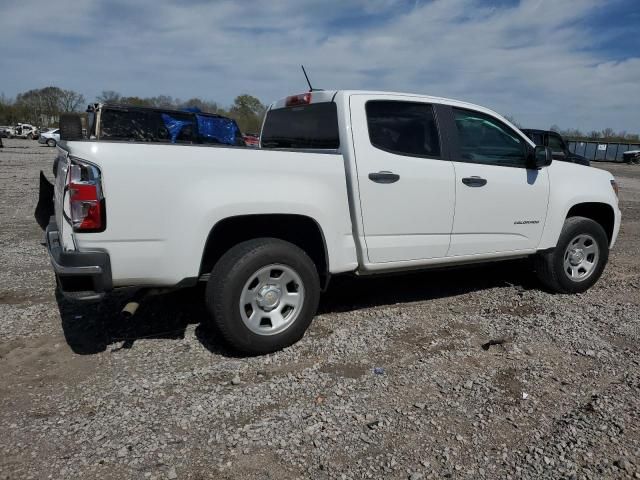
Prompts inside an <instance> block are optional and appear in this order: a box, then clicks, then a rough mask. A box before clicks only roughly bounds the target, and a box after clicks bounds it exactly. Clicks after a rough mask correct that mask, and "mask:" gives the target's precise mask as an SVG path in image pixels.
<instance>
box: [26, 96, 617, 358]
mask: <svg viewBox="0 0 640 480" xmlns="http://www.w3.org/2000/svg"><path fill="white" fill-rule="evenodd" d="M94 124H95V122H94ZM79 129H80V124H79V120H78V122H77V123H76V124H75V125H71V126H70V127H67V126H65V124H64V122H63V121H62V120H61V131H62V138H63V140H65V141H64V142H63V143H64V149H62V148H59V157H58V165H57V171H56V185H55V193H54V195H52V194H51V191H50V188H51V187H50V185H49V186H47V183H46V180H45V181H44V182H42V183H41V202H40V203H39V205H38V210H37V211H36V217H37V218H38V219H39V222H40V223H41V225H43V224H46V220H47V219H48V217H47V212H49V211H51V206H50V203H51V198H52V196H53V197H54V198H55V216H54V217H52V218H51V219H50V220H49V225H48V227H47V244H48V249H49V252H50V255H51V259H52V263H53V267H54V270H55V271H56V275H57V278H58V281H59V285H60V288H61V290H62V291H63V293H65V294H66V295H67V296H71V297H74V298H78V299H94V300H96V299H100V298H101V297H102V296H103V295H104V293H105V292H107V291H110V290H112V289H114V288H119V287H127V286H137V287H152V288H154V289H167V290H169V289H173V288H179V287H185V286H190V285H194V284H196V283H197V282H198V281H202V282H206V284H207V286H206V303H207V306H208V309H209V311H210V313H211V321H212V322H214V323H215V325H216V327H217V329H218V330H219V331H220V332H221V334H222V335H223V336H224V338H225V339H227V341H228V342H229V343H230V344H232V345H233V346H235V347H236V348H237V349H239V350H241V351H244V352H248V353H252V354H255V353H265V352H271V351H274V350H277V349H280V348H283V347H285V346H287V345H290V344H292V343H293V342H295V341H297V340H298V339H299V338H301V337H302V335H303V334H304V332H305V330H306V329H307V327H308V326H309V324H310V322H311V320H312V318H313V316H314V314H315V311H316V308H317V305H318V301H319V296H320V292H321V289H322V288H323V287H325V286H326V285H327V284H328V282H329V280H330V277H331V276H332V275H336V274H340V273H347V272H349V273H353V274H356V275H374V274H379V273H389V272H400V271H407V270H415V269H424V268H436V267H442V266H450V265H464V264H468V263H477V262H490V261H496V260H504V259H512V258H523V257H532V258H533V259H534V260H535V264H536V271H537V274H538V276H539V278H540V280H541V281H542V283H543V284H544V285H545V286H546V287H547V288H548V289H550V290H552V291H556V292H565V293H575V292H583V291H585V290H587V289H588V288H589V287H590V286H591V285H593V284H594V283H595V282H596V281H597V280H598V278H599V277H600V275H601V273H602V271H603V269H604V267H605V265H606V262H607V259H608V253H609V248H610V247H612V246H613V245H614V243H615V240H616V237H617V234H618V230H619V226H620V210H619V208H618V202H617V186H616V184H615V181H614V179H613V177H612V176H611V175H610V174H609V173H607V172H605V171H602V170H599V169H591V168H589V169H586V168H582V167H581V166H578V165H573V164H570V163H566V162H553V163H552V156H551V150H550V149H549V148H548V147H542V146H539V147H536V146H535V145H534V144H533V143H532V142H531V141H530V140H529V139H528V138H527V137H526V136H525V135H524V134H523V133H522V132H520V131H519V130H518V129H517V128H516V127H514V126H513V125H511V124H510V123H509V122H508V121H507V120H505V119H504V118H503V117H501V116H500V115H498V114H496V113H495V112H492V111H491V110H488V109H485V108H483V107H479V106H476V105H472V104H469V103H464V102H458V101H455V100H446V99H442V98H437V97H427V96H418V95H409V94H400V93H380V92H359V91H313V92H308V93H305V94H302V95H294V96H291V97H287V98H286V99H282V100H279V101H277V102H275V103H273V104H272V105H271V107H270V108H269V110H268V111H267V114H266V117H265V121H264V124H263V129H262V132H261V144H262V147H263V148H261V149H248V148H237V147H235V146H229V145H203V144H200V145H198V144H182V145H172V146H167V145H162V144H158V143H149V142H143V141H139V142H130V141H127V142H122V141H102V140H100V141H97V140H88V141H87V140H78V141H76V140H72V139H67V138H66V132H67V131H71V132H78V131H79ZM103 130H104V126H103ZM76 138H79V137H76ZM101 138H103V137H102V136H101ZM47 202H48V203H47Z"/></svg>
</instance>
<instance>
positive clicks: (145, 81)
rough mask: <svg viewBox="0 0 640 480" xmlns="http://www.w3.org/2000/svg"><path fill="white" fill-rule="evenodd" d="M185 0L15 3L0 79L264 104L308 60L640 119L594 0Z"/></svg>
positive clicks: (329, 70)
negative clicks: (496, 2)
mask: <svg viewBox="0 0 640 480" xmlns="http://www.w3.org/2000/svg"><path fill="white" fill-rule="evenodd" d="M189 3H191V6H188V7H187V6H185V4H186V3H185V2H178V1H172V0H153V1H152V0H140V1H137V2H129V3H122V4H119V3H118V2H105V3H100V2H80V3H78V2H70V1H68V0H59V2H57V3H56V8H53V9H51V10H52V14H51V15H52V16H51V17H50V18H49V19H48V20H47V21H43V20H41V19H39V18H38V19H35V18H34V15H33V11H34V10H39V9H41V8H42V5H39V6H38V5H37V2H35V3H34V5H33V8H28V5H27V8H25V6H24V2H18V3H12V4H10V5H9V6H8V8H7V9H4V10H3V15H2V17H1V18H0V42H2V44H3V45H12V46H15V48H12V49H11V53H9V55H7V54H6V53H5V54H4V55H3V56H1V57H0V71H2V72H3V73H2V77H1V78H0V91H3V90H4V91H5V93H7V94H10V95H13V94H15V93H17V92H19V91H23V90H25V89H27V88H36V87H41V86H44V85H47V84H57V85H60V86H64V87H67V88H73V89H76V90H80V91H82V92H84V93H85V94H86V95H87V96H88V97H93V96H95V95H96V94H97V93H99V92H100V91H101V90H103V89H112V90H118V91H120V92H122V93H125V94H129V95H139V96H152V95H158V94H169V95H173V96H177V97H181V98H186V97H191V96H201V97H205V98H210V99H213V100H217V101H219V102H222V103H230V101H231V99H232V98H233V97H234V96H235V95H237V94H239V93H243V92H249V93H253V94H256V95H257V96H259V97H260V98H261V99H262V100H263V101H265V102H269V101H271V100H273V99H276V98H279V97H282V96H284V95H287V94H290V93H292V92H297V91H301V90H303V89H304V87H305V83H304V78H303V77H302V75H301V72H300V70H299V65H300V64H301V63H304V64H305V65H306V66H307V68H308V70H309V72H310V74H311V77H312V80H313V83H314V86H321V87H324V88H375V89H391V90H396V91H412V92H418V93H428V94H433V95H439V96H451V97H454V98H459V99H463V100H468V101H472V102H475V103H479V104H483V105H486V106H489V107H491V108H494V109H496V110H498V111H500V112H501V113H504V114H510V115H513V116H515V117H516V119H518V120H519V121H520V122H521V123H523V124H526V125H528V126H532V127H548V126H549V125H550V124H553V123H556V124H559V125H561V126H564V127H578V128H582V129H594V128H598V129H602V128H604V127H606V126H610V127H612V128H614V129H616V130H623V129H625V130H629V131H639V130H640V125H639V124H638V112H639V111H640V96H639V95H638V85H639V84H640V57H639V56H636V57H634V58H628V59H626V60H622V61H616V60H612V59H611V58H608V57H607V56H606V55H604V54H603V53H602V52H600V53H596V52H598V50H597V49H595V48H593V47H595V46H596V42H597V38H598V37H597V36H594V35H596V34H597V32H592V31H585V27H584V22H583V20H584V19H585V18H588V17H589V15H591V14H593V12H594V11H596V9H598V8H601V7H599V3H600V2H597V1H596V0H574V1H572V2H558V1H551V0H522V1H521V2H520V3H519V4H518V5H516V6H511V7H500V8H497V7H488V6H486V2H482V1H480V0H434V1H428V2H424V1H422V2H408V1H400V0H396V1H394V0H374V1H367V0H354V1H351V2H340V1H338V0H325V1H320V0H312V1H307V2H300V1H297V0H272V1H270V2H258V1H248V2H244V1H243V2H235V1H230V0H222V1H218V2H206V1H202V2H197V3H194V2H189ZM18 4H19V5H20V8H18ZM25 11H30V13H29V14H28V15H27V14H25V13H24V12H25Z"/></svg>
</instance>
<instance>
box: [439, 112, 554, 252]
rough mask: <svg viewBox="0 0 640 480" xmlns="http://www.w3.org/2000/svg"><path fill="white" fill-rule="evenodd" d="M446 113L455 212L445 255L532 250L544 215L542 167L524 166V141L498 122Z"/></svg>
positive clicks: (476, 115) (485, 116) (484, 116)
mask: <svg viewBox="0 0 640 480" xmlns="http://www.w3.org/2000/svg"><path fill="white" fill-rule="evenodd" d="M450 112H451V117H449V120H450V121H452V123H453V125H452V128H451V130H452V143H453V145H452V152H451V159H452V160H453V165H454V168H455V176H456V208H455V221H454V223H453V231H452V234H451V247H450V249H449V253H448V256H460V255H474V254H488V253H501V252H504V253H507V252H517V251H520V250H531V249H535V248H536V247H537V246H538V243H539V241H540V237H541V235H542V229H543V228H544V222H545V218H546V215H547V203H548V197H549V178H548V172H547V169H546V168H542V169H539V170H537V169H528V168H526V167H527V154H528V153H527V152H528V149H527V143H526V142H525V140H524V138H523V137H522V135H520V134H518V133H516V132H515V131H514V130H513V129H511V128H510V127H509V126H507V125H506V124H505V123H503V122H502V121H500V120H499V119H497V118H495V117H493V116H492V115H488V114H486V113H482V112H477V111H474V110H466V109H458V108H452V109H451V110H450Z"/></svg>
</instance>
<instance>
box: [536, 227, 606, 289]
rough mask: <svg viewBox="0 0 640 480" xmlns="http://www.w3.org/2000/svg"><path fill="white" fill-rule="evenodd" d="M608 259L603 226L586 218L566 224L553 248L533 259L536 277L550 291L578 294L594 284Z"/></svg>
mask: <svg viewBox="0 0 640 480" xmlns="http://www.w3.org/2000/svg"><path fill="white" fill-rule="evenodd" d="M608 259H609V239H608V238H607V234H606V232H605V231H604V229H603V228H602V226H601V225H600V224H599V223H597V222H594V221H593V220H591V219H590V218H585V217H571V218H568V219H567V220H565V222H564V227H563V228H562V232H561V233H560V238H559V239H558V244H557V245H556V248H555V249H554V250H553V251H552V252H549V253H546V254H541V255H539V256H538V257H537V259H536V273H537V274H538V278H539V279H540V281H541V282H542V283H543V284H544V285H545V286H546V287H547V288H549V289H550V290H552V291H554V292H559V293H580V292H584V291H586V290H588V289H589V288H590V287H591V286H592V285H593V284H595V283H596V282H597V281H598V279H599V278H600V276H601V275H602V272H603V271H604V267H605V265H606V264H607V260H608Z"/></svg>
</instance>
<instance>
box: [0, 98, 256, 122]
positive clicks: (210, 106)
mask: <svg viewBox="0 0 640 480" xmlns="http://www.w3.org/2000/svg"><path fill="white" fill-rule="evenodd" d="M95 101H96V102H101V103H120V104H127V105H136V106H141V107H157V108H172V109H179V110H182V109H185V108H197V109H199V110H200V111H202V112H206V113H216V114H218V115H224V116H226V117H231V118H233V119H235V120H236V122H238V126H239V127H240V130H242V131H243V132H245V133H256V132H259V131H260V126H261V125H262V119H263V117H264V114H265V111H266V107H265V106H264V105H263V104H262V102H260V100H259V99H257V98H256V97H254V96H252V95H248V94H244V95H238V96H237V97H236V98H235V99H234V101H233V104H232V105H231V106H229V107H227V108H224V107H221V106H220V105H219V104H218V103H217V102H213V101H209V100H203V99H201V98H197V97H193V98H190V99H188V100H180V99H179V98H173V97H171V96H168V95H158V96H156V97H144V98H142V97H135V96H134V97H127V96H124V95H121V94H120V93H118V92H115V91H112V90H105V91H103V92H102V93H101V94H100V95H98V97H97V98H96V100H95ZM86 107H87V103H86V101H85V97H84V95H82V94H81V93H78V92H74V91H73V90H64V89H61V88H59V87H45V88H39V89H34V90H28V91H26V92H24V93H19V94H18V95H16V97H15V99H11V98H7V97H6V96H5V95H4V94H2V95H0V125H15V124H17V123H30V124H32V125H36V126H38V127H53V126H56V125H57V123H58V118H59V116H60V114H61V113H67V112H84V111H85V109H86Z"/></svg>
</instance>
